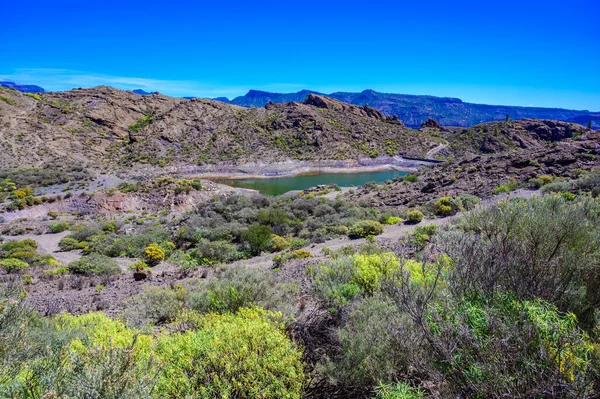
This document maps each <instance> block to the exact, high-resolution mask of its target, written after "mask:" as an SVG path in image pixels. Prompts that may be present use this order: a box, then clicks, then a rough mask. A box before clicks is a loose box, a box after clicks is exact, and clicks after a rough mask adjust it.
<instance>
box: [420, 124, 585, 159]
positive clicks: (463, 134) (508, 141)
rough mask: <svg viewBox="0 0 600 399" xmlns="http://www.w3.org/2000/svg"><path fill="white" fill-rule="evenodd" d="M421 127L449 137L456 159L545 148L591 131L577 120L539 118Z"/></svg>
mask: <svg viewBox="0 0 600 399" xmlns="http://www.w3.org/2000/svg"><path fill="white" fill-rule="evenodd" d="M420 130H424V131H428V132H430V133H433V132H436V131H438V132H439V134H440V135H441V136H442V137H444V139H446V140H447V142H448V146H449V150H450V151H451V152H452V155H454V156H455V158H460V157H463V156H464V155H469V154H492V153H503V152H510V151H513V150H516V151H518V150H523V149H526V150H531V149H536V148H542V147H546V146H547V145H548V144H549V143H552V142H557V141H561V140H564V139H568V138H571V137H578V136H581V135H582V134H584V133H586V132H589V131H590V130H589V129H587V128H586V127H585V126H582V125H578V124H576V123H570V122H561V121H551V120H538V119H521V120H517V121H509V122H489V123H482V124H479V125H475V126H472V127H469V128H457V127H438V128H436V127H435V126H434V127H428V126H426V125H422V126H421V127H420Z"/></svg>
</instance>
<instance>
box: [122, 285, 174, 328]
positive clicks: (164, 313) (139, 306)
mask: <svg viewBox="0 0 600 399" xmlns="http://www.w3.org/2000/svg"><path fill="white" fill-rule="evenodd" d="M185 300H186V292H185V290H183V289H182V288H179V289H176V290H173V289H170V288H163V287H148V288H146V289H145V290H144V291H143V292H142V293H141V294H140V295H138V296H137V297H135V298H133V299H130V300H129V301H128V302H127V304H126V305H127V307H126V309H125V311H123V312H122V313H121V315H120V316H121V318H122V319H123V320H125V321H126V322H127V324H128V325H130V326H135V327H141V326H144V325H146V324H150V325H163V324H167V323H171V322H173V321H175V319H176V318H177V317H178V315H179V314H180V313H181V311H182V310H183V308H184V302H185Z"/></svg>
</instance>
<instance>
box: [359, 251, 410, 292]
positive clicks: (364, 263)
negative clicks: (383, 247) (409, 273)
mask: <svg viewBox="0 0 600 399" xmlns="http://www.w3.org/2000/svg"><path fill="white" fill-rule="evenodd" d="M353 266H354V276H353V278H352V280H351V282H352V283H354V284H357V285H358V286H359V287H360V288H361V289H362V290H363V291H365V292H368V293H372V292H373V291H375V290H377V289H379V286H380V283H381V280H382V279H383V278H385V277H391V275H392V273H393V272H394V271H396V270H398V269H399V267H400V263H399V262H398V258H396V256H395V255H394V254H393V253H392V252H386V253H382V254H373V255H361V254H359V255H356V256H355V257H354V264H353Z"/></svg>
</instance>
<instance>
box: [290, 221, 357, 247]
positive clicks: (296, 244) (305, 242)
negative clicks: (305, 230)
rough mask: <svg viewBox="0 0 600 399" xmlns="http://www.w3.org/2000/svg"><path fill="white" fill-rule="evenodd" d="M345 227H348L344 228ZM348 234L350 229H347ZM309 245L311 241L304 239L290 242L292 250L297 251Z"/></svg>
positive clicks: (295, 239) (294, 239)
mask: <svg viewBox="0 0 600 399" xmlns="http://www.w3.org/2000/svg"><path fill="white" fill-rule="evenodd" d="M343 227H346V226H343ZM347 232H348V228H346V233H347ZM309 243H310V241H308V240H305V239H302V238H293V239H292V240H290V249H291V250H296V249H300V248H304V247H305V246H307V245H308V244H309Z"/></svg>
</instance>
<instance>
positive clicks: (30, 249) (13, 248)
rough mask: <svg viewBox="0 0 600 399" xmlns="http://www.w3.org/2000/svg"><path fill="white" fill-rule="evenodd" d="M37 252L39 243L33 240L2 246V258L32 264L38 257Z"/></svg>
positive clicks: (0, 251)
mask: <svg viewBox="0 0 600 399" xmlns="http://www.w3.org/2000/svg"><path fill="white" fill-rule="evenodd" d="M36 250H37V241H35V240H33V239H31V238H26V239H24V240H21V241H8V242H6V243H4V244H2V245H0V257H2V258H14V259H19V260H22V261H25V262H28V263H31V262H33V261H34V260H35V259H36V257H37V255H36Z"/></svg>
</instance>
